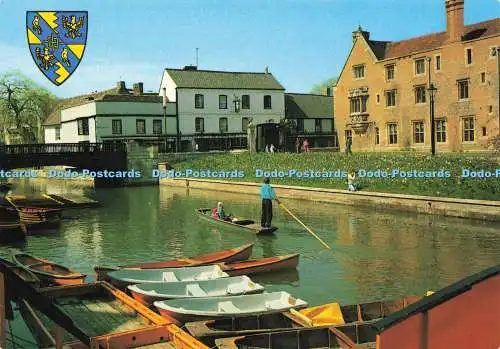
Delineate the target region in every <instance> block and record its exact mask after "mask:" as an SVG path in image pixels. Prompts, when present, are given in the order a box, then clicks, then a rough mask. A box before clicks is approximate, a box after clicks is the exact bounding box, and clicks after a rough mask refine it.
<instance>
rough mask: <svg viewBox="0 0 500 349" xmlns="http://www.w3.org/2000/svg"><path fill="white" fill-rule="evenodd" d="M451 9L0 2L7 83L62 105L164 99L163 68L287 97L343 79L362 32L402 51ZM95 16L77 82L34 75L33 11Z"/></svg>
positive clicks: (381, 2) (487, 7)
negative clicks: (148, 96) (29, 25)
mask: <svg viewBox="0 0 500 349" xmlns="http://www.w3.org/2000/svg"><path fill="white" fill-rule="evenodd" d="M444 3H445V0H404V1H402V0H356V1H354V0H175V1H172V0H120V1H118V0H105V1H104V0H78V1H76V0H64V1H62V0H36V1H35V0H32V1H28V0H0V74H3V73H4V72H6V71H9V70H12V69H14V70H19V71H21V72H22V73H24V74H25V75H27V76H28V77H29V78H31V79H33V80H34V81H35V82H37V83H39V84H40V85H42V86H44V87H46V88H48V89H49V90H50V91H51V92H53V93H54V94H55V95H57V96H59V97H70V96H75V95H79V94H85V93H89V92H91V91H95V90H99V91H100V90H104V89H108V88H111V87H114V86H115V85H116V82H117V81H119V80H124V81H126V83H127V87H130V88H131V87H132V84H133V83H135V82H144V89H145V90H146V91H154V92H157V91H158V88H159V84H160V80H161V76H162V73H163V69H164V68H167V67H169V68H182V67H183V66H185V65H190V64H194V63H195V52H196V50H195V49H196V48H199V60H198V65H199V69H206V70H224V71H256V72H263V71H264V68H265V66H268V67H269V71H270V72H271V73H273V75H274V76H275V77H276V78H277V79H278V81H279V82H280V83H281V84H282V85H283V86H284V87H285V88H286V90H287V91H288V92H299V93H300V92H302V93H307V92H309V91H310V90H311V88H312V87H313V86H314V85H315V84H317V83H319V82H321V81H323V80H326V79H328V78H331V77H333V76H337V75H338V74H339V73H340V70H341V69H342V66H343V64H344V62H345V60H346V58H347V55H348V53H349V51H350V49H351V47H352V38H351V33H352V31H353V30H355V29H356V28H357V26H358V25H361V26H362V28H363V29H364V30H366V31H369V32H370V33H371V35H370V38H372V39H373V40H390V41H397V40H403V39H407V38H411V37H415V36H420V35H424V34H428V33H432V32H437V31H444V30H445V28H446V18H445V8H444ZM36 10H44V11H51V10H60V11H65V10H66V11H68V10H73V11H77V10H81V11H88V13H89V24H88V25H89V32H88V38H87V47H86V49H85V53H84V55H83V59H82V62H81V63H80V65H79V67H78V68H77V69H76V71H75V72H74V74H73V75H72V76H71V77H69V79H68V80H67V81H66V82H65V83H64V84H62V85H61V86H55V85H53V84H52V83H51V82H50V81H48V80H47V79H46V78H45V76H43V75H42V73H41V72H40V71H39V70H38V68H37V67H36V66H35V64H34V62H33V59H32V57H31V55H30V52H29V48H28V44H27V39H26V11H36ZM499 16H500V0H465V23H466V24H471V23H476V22H480V21H483V20H487V19H492V18H495V17H499Z"/></svg>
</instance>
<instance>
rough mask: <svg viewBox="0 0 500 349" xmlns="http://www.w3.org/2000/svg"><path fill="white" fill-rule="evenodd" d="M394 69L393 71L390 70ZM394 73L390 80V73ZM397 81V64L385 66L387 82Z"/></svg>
mask: <svg viewBox="0 0 500 349" xmlns="http://www.w3.org/2000/svg"><path fill="white" fill-rule="evenodd" d="M390 69H392V70H390ZM390 71H392V77H391V78H389V75H390V74H389V72H390ZM395 79H396V64H395V63H392V64H387V65H386V66H385V80H386V81H393V80H395Z"/></svg>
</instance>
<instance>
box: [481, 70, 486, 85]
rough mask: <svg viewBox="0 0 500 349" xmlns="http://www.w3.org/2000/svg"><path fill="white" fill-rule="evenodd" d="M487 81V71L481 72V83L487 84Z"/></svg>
mask: <svg viewBox="0 0 500 349" xmlns="http://www.w3.org/2000/svg"><path fill="white" fill-rule="evenodd" d="M485 83H486V73H485V72H482V73H481V84H485Z"/></svg>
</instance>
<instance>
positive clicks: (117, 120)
mask: <svg viewBox="0 0 500 349" xmlns="http://www.w3.org/2000/svg"><path fill="white" fill-rule="evenodd" d="M115 123H116V124H117V125H119V126H120V127H119V132H118V131H117V132H115ZM111 134H113V135H121V134H123V123H122V119H112V120H111Z"/></svg>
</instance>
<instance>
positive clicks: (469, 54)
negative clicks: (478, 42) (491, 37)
mask: <svg viewBox="0 0 500 349" xmlns="http://www.w3.org/2000/svg"><path fill="white" fill-rule="evenodd" d="M465 56H466V58H465V62H466V64H467V65H471V64H472V49H471V48H468V49H466V50H465Z"/></svg>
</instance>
